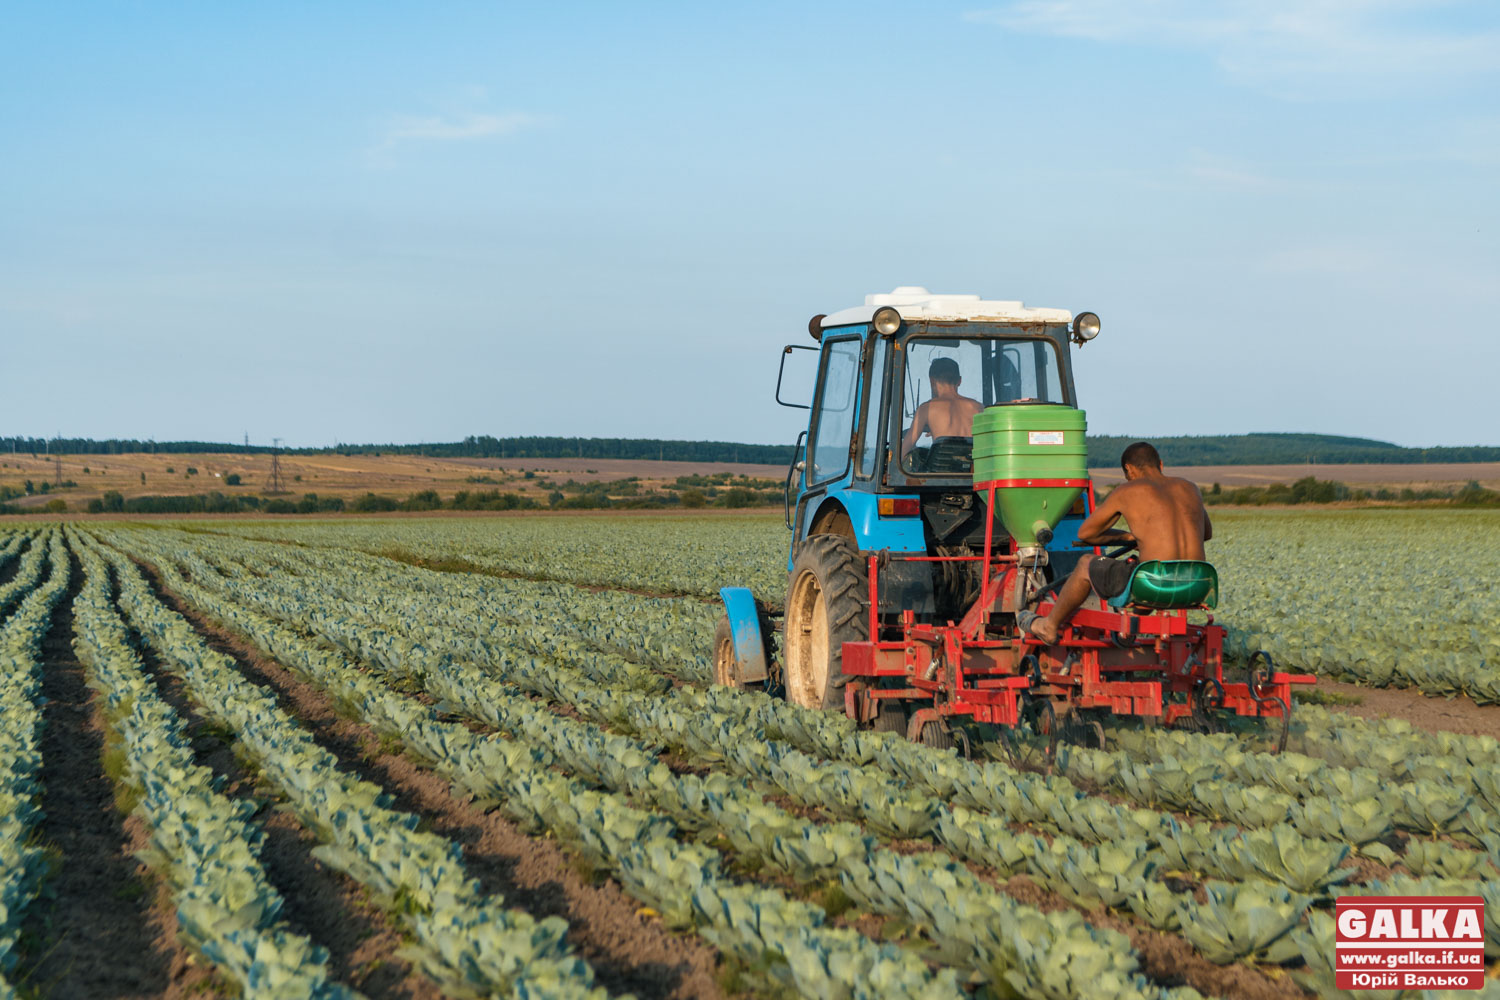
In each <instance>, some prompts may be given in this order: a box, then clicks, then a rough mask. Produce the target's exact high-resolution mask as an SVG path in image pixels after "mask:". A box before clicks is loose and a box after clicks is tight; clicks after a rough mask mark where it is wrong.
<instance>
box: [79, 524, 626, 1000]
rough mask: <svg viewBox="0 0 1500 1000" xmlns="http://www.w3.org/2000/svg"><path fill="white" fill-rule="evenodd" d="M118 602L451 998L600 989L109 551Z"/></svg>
mask: <svg viewBox="0 0 1500 1000" xmlns="http://www.w3.org/2000/svg"><path fill="white" fill-rule="evenodd" d="M104 555H105V557H106V559H107V560H108V561H109V562H111V563H112V564H113V565H114V567H115V572H116V578H117V580H118V582H119V592H120V596H119V600H120V605H121V608H122V610H123V611H124V612H125V614H126V616H127V618H128V619H129V620H130V622H131V624H132V625H133V626H134V628H135V629H136V631H137V632H139V633H140V634H141V636H142V637H143V638H144V639H145V641H146V642H147V643H148V644H149V645H150V646H151V648H152V649H153V650H154V651H155V652H156V654H157V656H158V657H159V658H160V659H161V661H162V662H163V663H164V664H166V665H168V667H169V668H170V669H173V670H174V671H175V672H177V673H178V674H179V676H180V677H181V678H182V680H183V682H184V684H185V685H186V687H187V689H188V691H189V692H190V693H191V695H192V697H193V699H194V701H195V702H196V703H197V704H198V705H199V707H200V709H201V710H202V711H203V712H204V713H205V714H206V715H208V716H209V717H211V718H213V719H214V720H215V721H216V722H218V723H220V724H221V725H223V726H225V728H227V729H229V730H230V731H232V732H233V733H235V735H236V737H237V739H238V741H239V745H240V746H241V747H242V748H243V749H244V750H245V752H247V753H248V754H249V755H250V756H251V757H252V758H253V759H254V760H255V762H256V765H257V766H258V768H259V769H260V772H261V774H262V776H263V777H264V778H265V779H266V780H267V781H268V782H270V784H271V785H272V786H273V787H275V788H276V789H277V791H278V792H279V793H280V794H281V795H283V796H284V797H285V798H286V799H287V801H288V803H289V804H290V806H291V808H292V809H293V811H294V812H295V813H296V815H297V816H298V818H299V819H300V820H301V821H302V822H303V824H304V825H306V826H307V827H308V828H309V829H311V830H312V831H314V832H315V833H316V834H317V835H318V836H319V838H320V839H321V840H323V841H324V845H323V846H321V847H319V848H317V849H316V855H317V857H318V858H319V859H320V860H322V861H323V862H324V863H326V864H328V865H330V866H331V867H333V868H336V869H338V870H339V871H342V872H344V873H345V874H346V875H349V876H350V877H351V878H353V879H355V880H356V881H358V882H360V883H361V884H362V885H364V886H366V887H367V888H368V889H370V890H371V892H372V893H373V894H374V895H375V896H377V897H378V898H381V899H383V900H384V901H385V902H386V904H387V905H388V907H390V909H391V910H392V912H393V914H394V915H395V916H396V917H397V918H398V919H399V920H400V921H401V922H402V923H403V924H404V926H405V928H406V929H407V930H408V931H409V932H410V933H411V934H412V935H413V936H414V937H415V939H416V942H417V946H418V948H417V955H416V956H415V957H416V959H417V964H418V965H419V966H420V967H421V969H422V971H423V972H424V973H426V974H427V975H428V976H429V977H431V978H432V979H434V980H435V981H436V982H438V983H439V984H440V985H442V986H443V987H444V988H445V989H448V990H451V991H454V992H457V993H459V994H461V995H469V994H478V993H483V994H492V993H498V994H502V995H510V994H515V995H518V996H525V997H529V998H543V997H558V998H585V997H587V998H590V1000H597V998H601V997H603V996H605V993H604V991H602V990H596V989H593V988H592V987H591V983H592V979H593V971H592V969H590V968H589V966H588V965H587V963H585V962H584V961H583V960H582V959H579V958H577V957H575V956H573V955H571V954H570V953H569V950H568V946H567V942H566V936H565V935H566V930H567V925H566V922H565V921H562V920H560V919H558V918H548V919H546V920H542V921H536V920H534V919H533V918H532V917H531V916H530V915H529V914H526V913H524V912H519V911H513V910H507V909H505V908H504V906H503V901H502V900H501V899H500V898H499V897H498V896H489V897H487V896H485V895H484V893H483V892H482V890H481V889H480V887H479V885H478V883H477V882H475V881H474V880H472V879H471V878H469V876H468V874H467V873H466V872H465V870H464V865H463V857H462V852H461V851H460V849H459V848H458V846H457V845H456V844H454V843H453V842H452V841H450V840H447V839H446V838H443V837H439V836H437V835H436V834H432V833H429V832H424V831H421V830H419V829H418V825H419V822H420V817H418V816H416V815H414V814H410V813H401V812H397V811H395V810H393V809H390V808H388V805H387V803H388V797H387V796H386V795H385V794H384V793H383V792H382V791H381V789H380V788H379V787H378V786H376V785H373V784H371V783H369V782H367V781H363V780H360V779H358V778H356V777H354V776H352V775H350V774H348V773H347V772H345V771H344V770H342V769H341V768H340V766H339V764H338V760H337V758H335V757H334V756H333V755H332V754H330V753H328V752H327V751H326V750H324V749H322V748H321V747H320V746H318V744H317V743H316V742H315V741H314V739H313V737H312V735H311V734H310V733H309V732H308V731H307V730H306V729H305V728H303V727H302V726H301V725H300V724H299V723H298V722H297V721H296V720H295V719H293V718H292V717H290V716H288V715H287V714H286V713H285V712H283V711H282V710H281V709H280V708H279V707H278V705H277V703H276V698H275V696H274V694H272V693H271V692H269V691H267V690H266V689H264V688H262V687H260V686H259V685H256V684H254V683H252V682H251V681H249V680H248V679H246V678H245V677H244V676H243V675H242V674H241V673H240V672H239V670H238V669H237V667H236V666H235V664H234V661H233V660H232V659H230V658H229V657H227V656H225V655H223V654H221V653H218V652H215V651H214V650H212V649H210V648H209V647H208V646H207V645H206V644H205V643H204V642H203V640H202V639H201V638H200V637H199V636H198V635H197V633H196V632H195V631H194V630H193V628H192V626H191V625H190V624H189V623H188V622H187V621H186V620H185V619H183V618H182V617H181V616H180V615H178V614H176V613H175V612H173V611H170V610H169V609H167V608H166V607H164V606H163V605H162V604H161V603H160V602H159V601H157V600H156V599H155V597H154V596H153V595H152V594H151V593H150V590H149V589H148V587H147V584H146V582H145V581H144V580H143V579H142V578H141V576H140V573H139V571H138V570H137V569H136V568H135V567H134V566H133V565H132V564H131V563H130V562H129V560H127V559H124V558H123V557H122V556H120V555H119V554H118V553H115V552H112V551H111V552H106V553H104Z"/></svg>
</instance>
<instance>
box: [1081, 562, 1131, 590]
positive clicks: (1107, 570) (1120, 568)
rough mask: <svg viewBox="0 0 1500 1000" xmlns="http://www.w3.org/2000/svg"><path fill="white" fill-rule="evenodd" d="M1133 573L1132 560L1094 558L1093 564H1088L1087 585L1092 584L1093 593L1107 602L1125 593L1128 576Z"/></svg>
mask: <svg viewBox="0 0 1500 1000" xmlns="http://www.w3.org/2000/svg"><path fill="white" fill-rule="evenodd" d="M1134 572H1135V560H1134V559H1111V558H1110V557H1109V556H1095V557H1094V560H1093V562H1091V563H1089V583H1091V584H1093V586H1094V593H1096V594H1098V595H1099V596H1100V597H1102V598H1104V599H1105V600H1106V601H1107V600H1109V599H1110V598H1111V597H1118V596H1119V595H1120V594H1123V593H1124V592H1125V588H1126V587H1127V586H1129V585H1130V574H1132V573H1134Z"/></svg>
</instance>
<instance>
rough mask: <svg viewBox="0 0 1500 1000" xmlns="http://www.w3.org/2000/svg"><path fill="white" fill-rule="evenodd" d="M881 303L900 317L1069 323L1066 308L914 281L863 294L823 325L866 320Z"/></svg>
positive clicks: (825, 318) (826, 317) (868, 319)
mask: <svg viewBox="0 0 1500 1000" xmlns="http://www.w3.org/2000/svg"><path fill="white" fill-rule="evenodd" d="M881 306H895V308H896V311H897V312H899V313H900V314H901V318H902V319H907V320H914V319H935V320H975V321H981V320H985V321H989V322H993V323H1070V322H1072V321H1073V314H1072V313H1071V312H1069V311H1068V310H1067V309H1028V308H1026V307H1025V306H1024V305H1022V304H1021V303H1019V302H1007V301H1003V300H999V299H981V298H980V297H979V296H977V295H934V294H932V293H931V292H929V291H928V290H927V289H925V288H922V287H920V286H917V285H902V286H901V287H900V288H897V289H896V290H895V291H892V292H882V293H878V294H875V295H866V296H865V304H864V305H862V306H854V307H852V308H849V309H840V310H839V311H838V312H836V313H832V314H830V315H828V316H825V317H823V326H825V327H828V326H843V325H845V324H846V323H868V322H870V319H871V318H872V317H873V316H874V315H875V310H877V309H879V308H880V307H881Z"/></svg>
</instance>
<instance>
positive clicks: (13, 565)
mask: <svg viewBox="0 0 1500 1000" xmlns="http://www.w3.org/2000/svg"><path fill="white" fill-rule="evenodd" d="M32 544H33V542H32V540H31V539H29V538H28V539H27V540H26V541H24V542H22V543H21V547H20V548H18V549H16V551H15V552H13V553H11V556H10V558H9V559H7V560H5V561H4V562H3V563H0V587H3V586H5V585H6V584H7V583H10V581H12V580H14V579H15V578H16V574H17V573H18V572H20V570H21V557H22V556H23V555H25V554H26V550H27V549H29V548H31V546H32Z"/></svg>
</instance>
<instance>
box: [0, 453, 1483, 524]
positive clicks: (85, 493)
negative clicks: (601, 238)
mask: <svg viewBox="0 0 1500 1000" xmlns="http://www.w3.org/2000/svg"><path fill="white" fill-rule="evenodd" d="M59 466H60V476H59ZM189 470H196V471H194V472H190V471H189ZM1168 471H1169V472H1171V473H1174V474H1176V475H1181V476H1184V477H1186V478H1188V479H1191V480H1193V481H1194V482H1197V483H1200V484H1202V485H1203V486H1205V487H1207V486H1209V485H1211V484H1212V483H1219V484H1221V485H1222V486H1224V487H1225V488H1226V489H1229V488H1233V487H1238V486H1265V485H1268V484H1270V483H1274V482H1292V481H1294V480H1297V479H1301V478H1302V477H1304V476H1309V475H1311V476H1316V477H1318V478H1319V479H1336V480H1339V481H1341V482H1344V483H1347V484H1349V485H1350V486H1361V487H1381V486H1385V487H1392V488H1401V487H1405V486H1411V487H1414V488H1420V487H1427V486H1432V487H1449V486H1463V485H1464V484H1465V483H1467V482H1469V481H1470V480H1477V481H1478V482H1479V483H1480V485H1482V486H1486V487H1489V488H1491V489H1496V488H1500V462H1485V463H1455V464H1444V465H1203V466H1187V467H1180V468H1169V469H1168ZM270 472H271V458H270V456H269V455H238V454H222V453H217V454H215V453H203V454H174V455H166V454H160V453H157V454H149V453H134V454H124V455H62V456H60V457H59V458H58V459H57V461H56V462H54V459H53V458H50V457H47V456H43V455H38V456H36V457H35V458H33V457H31V456H30V455H28V454H14V455H0V486H10V487H15V488H18V489H19V488H21V487H22V486H23V484H24V483H25V481H26V480H28V479H29V480H31V481H32V482H33V483H35V484H36V485H37V486H40V485H41V484H42V483H43V482H46V483H53V482H55V480H56V479H58V478H61V479H62V480H63V481H65V482H66V481H68V480H71V481H73V482H74V483H76V484H77V485H76V486H75V487H70V488H65V489H63V490H61V491H54V492H52V493H49V494H46V495H41V494H38V495H35V496H30V497H22V498H18V499H16V500H14V501H12V502H13V503H14V504H16V505H17V506H22V507H28V506H36V507H40V506H41V505H42V504H44V503H46V501H48V500H49V499H54V498H61V499H63V500H65V501H66V502H67V504H68V507H69V509H70V510H75V509H82V507H83V506H84V504H86V503H87V502H88V501H89V500H91V499H93V498H95V497H99V496H101V495H103V493H104V492H105V491H107V490H118V491H119V492H120V493H122V494H123V495H125V496H126V497H134V496H145V495H153V496H156V495H167V496H180V495H190V494H197V493H208V492H211V491H214V490H218V491H221V492H223V493H229V494H234V493H243V494H256V495H261V496H264V495H265V494H266V491H267V489H268V485H269V480H270ZM527 472H530V473H532V474H533V478H531V479H527V478H526V477H525V476H526V473H527ZM720 472H730V473H734V474H735V475H741V474H743V475H746V476H749V477H751V478H756V479H772V480H777V481H779V480H781V479H782V478H784V477H785V475H786V469H785V467H784V466H779V465H751V464H737V463H732V462H655V461H633V460H630V461H627V460H621V459H602V458H523V459H493V458H428V457H424V456H420V455H380V456H376V455H349V456H344V455H337V454H330V455H283V456H282V457H281V476H282V492H283V494H284V495H289V496H301V495H302V494H304V493H316V494H318V495H319V496H336V497H342V498H344V499H345V500H349V499H352V498H353V497H357V496H362V495H364V494H365V493H377V494H383V495H388V496H395V497H404V496H406V495H407V494H409V493H415V492H417V491H419V490H429V489H430V490H436V491H437V492H438V493H439V494H441V495H442V496H444V497H445V498H446V497H451V496H452V495H453V494H454V493H457V492H458V491H460V490H501V491H504V492H514V493H529V494H533V495H536V496H541V495H545V494H546V493H547V492H548V491H549V489H550V487H546V486H543V485H542V482H543V481H550V482H555V483H562V482H566V481H567V480H569V479H573V480H576V481H578V482H593V481H599V480H606V481H608V480H617V479H624V478H626V477H629V476H636V477H639V478H640V480H641V483H642V486H643V488H646V489H651V488H655V487H660V486H661V485H663V484H665V483H670V482H672V481H673V480H675V479H676V478H677V477H678V476H687V475H705V474H712V473H720ZM1092 473H1093V475H1094V477H1095V479H1096V480H1097V481H1098V482H1099V483H1100V484H1101V485H1105V486H1107V485H1111V484H1113V483H1117V482H1119V481H1120V479H1121V478H1122V477H1121V475H1120V470H1119V469H1118V468H1102V469H1094V470H1092ZM230 475H238V476H239V477H240V484H239V485H237V486H230V485H227V483H226V478H227V477H228V476H230ZM54 490H55V487H54Z"/></svg>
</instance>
